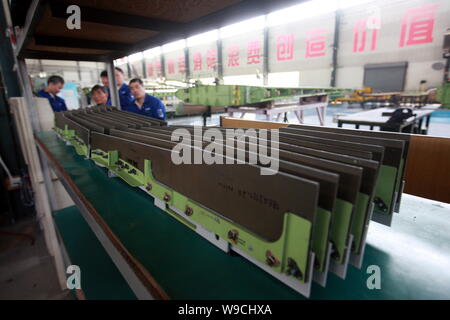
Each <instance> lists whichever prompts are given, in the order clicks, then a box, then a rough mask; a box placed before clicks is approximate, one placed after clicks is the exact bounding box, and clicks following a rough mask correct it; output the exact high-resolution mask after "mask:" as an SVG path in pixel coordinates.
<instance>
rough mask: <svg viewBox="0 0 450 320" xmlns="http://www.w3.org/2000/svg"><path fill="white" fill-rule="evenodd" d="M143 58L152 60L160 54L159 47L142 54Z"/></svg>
mask: <svg viewBox="0 0 450 320" xmlns="http://www.w3.org/2000/svg"><path fill="white" fill-rule="evenodd" d="M143 54H144V57H145V58H153V57H156V56H159V55H160V54H161V47H155V48H151V49H149V50H146V51H144V52H143Z"/></svg>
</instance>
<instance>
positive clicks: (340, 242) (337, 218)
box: [330, 199, 353, 264]
mask: <svg viewBox="0 0 450 320" xmlns="http://www.w3.org/2000/svg"><path fill="white" fill-rule="evenodd" d="M352 211H353V205H352V204H351V203H350V202H348V201H344V200H342V199H336V205H335V208H334V214H333V219H332V221H331V236H330V238H331V242H332V243H333V246H334V250H335V252H333V254H332V256H331V257H332V259H333V260H334V261H335V262H336V263H339V264H342V263H343V262H344V257H345V250H346V248H347V239H348V236H349V231H350V223H351V220H352Z"/></svg>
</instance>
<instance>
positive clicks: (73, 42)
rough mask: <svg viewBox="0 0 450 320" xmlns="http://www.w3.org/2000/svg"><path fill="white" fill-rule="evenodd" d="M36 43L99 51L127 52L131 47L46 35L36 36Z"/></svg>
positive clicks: (121, 44)
mask: <svg viewBox="0 0 450 320" xmlns="http://www.w3.org/2000/svg"><path fill="white" fill-rule="evenodd" d="M34 41H35V44H36V45H42V46H52V47H67V48H86V49H98V50H125V49H126V48H128V46H129V45H128V44H125V43H118V42H109V41H97V40H86V39H79V38H67V37H53V36H45V35H35V36H34Z"/></svg>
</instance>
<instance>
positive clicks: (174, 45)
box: [162, 39, 186, 53]
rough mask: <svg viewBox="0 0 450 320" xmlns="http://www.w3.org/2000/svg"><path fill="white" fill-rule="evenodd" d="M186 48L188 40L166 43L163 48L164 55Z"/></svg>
mask: <svg viewBox="0 0 450 320" xmlns="http://www.w3.org/2000/svg"><path fill="white" fill-rule="evenodd" d="M185 47H186V39H182V40H178V41H174V42H170V43H166V44H165V45H163V46H162V50H163V52H164V53H167V52H170V51H175V50H179V49H184V48H185Z"/></svg>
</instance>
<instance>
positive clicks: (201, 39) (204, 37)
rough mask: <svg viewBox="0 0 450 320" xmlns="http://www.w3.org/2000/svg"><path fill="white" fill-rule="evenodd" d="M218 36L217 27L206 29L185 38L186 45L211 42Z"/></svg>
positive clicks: (191, 45)
mask: <svg viewBox="0 0 450 320" xmlns="http://www.w3.org/2000/svg"><path fill="white" fill-rule="evenodd" d="M218 37H219V32H218V30H217V29H214V30H212V31H208V32H205V33H201V34H197V35H195V36H192V37H189V38H187V40H186V41H187V46H188V47H193V46H196V45H199V44H202V43H207V42H213V41H216V40H217V39H218Z"/></svg>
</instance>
